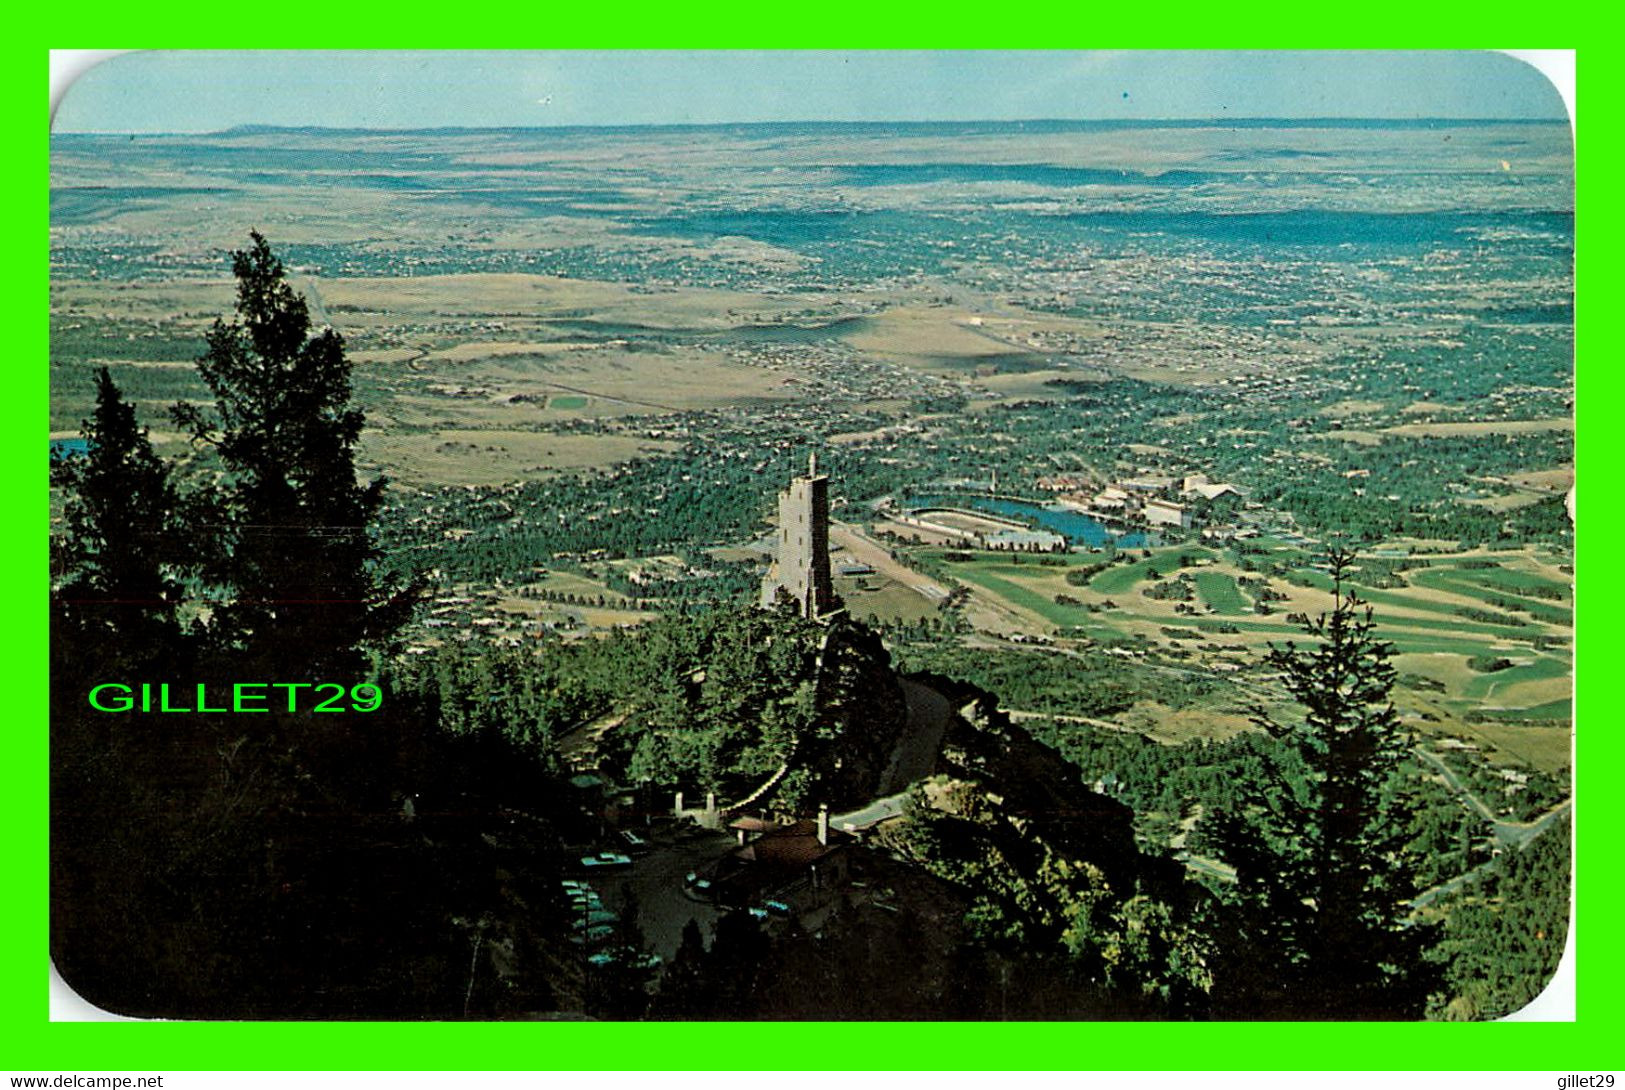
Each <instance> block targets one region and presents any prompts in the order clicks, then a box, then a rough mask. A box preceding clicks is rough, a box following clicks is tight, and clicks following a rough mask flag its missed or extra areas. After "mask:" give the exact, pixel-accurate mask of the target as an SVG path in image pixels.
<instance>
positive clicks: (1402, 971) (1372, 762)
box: [1215, 550, 1434, 1018]
mask: <svg viewBox="0 0 1625 1090" xmlns="http://www.w3.org/2000/svg"><path fill="white" fill-rule="evenodd" d="M1353 559H1354V557H1353V554H1352V553H1349V552H1345V551H1338V550H1334V551H1333V552H1332V554H1331V573H1332V578H1333V585H1334V591H1333V605H1332V610H1331V612H1329V613H1325V614H1322V615H1321V616H1320V617H1319V618H1318V619H1316V620H1313V621H1309V622H1307V623H1306V625H1305V630H1306V632H1307V633H1308V635H1310V636H1311V637H1313V638H1314V639H1315V641H1316V642H1315V643H1314V644H1313V645H1312V646H1308V647H1299V646H1298V645H1296V644H1294V643H1291V642H1289V643H1287V644H1286V645H1285V646H1283V647H1276V648H1274V649H1273V650H1272V651H1271V653H1270V656H1269V660H1270V663H1271V665H1273V666H1275V667H1276V668H1277V669H1279V670H1280V671H1281V674H1282V677H1283V680H1284V682H1285V685H1286V689H1287V691H1288V692H1289V693H1290V694H1291V695H1292V697H1293V699H1294V700H1295V701H1296V702H1297V704H1298V705H1299V707H1300V708H1301V709H1302V717H1301V718H1298V719H1295V720H1294V721H1292V722H1288V723H1280V722H1277V721H1275V720H1273V719H1271V718H1269V717H1267V716H1263V715H1260V717H1259V720H1258V722H1259V724H1260V725H1261V726H1263V727H1265V728H1266V729H1267V730H1269V732H1270V733H1271V734H1272V735H1274V736H1275V737H1277V738H1278V739H1280V740H1282V741H1283V742H1284V743H1285V744H1286V745H1287V746H1289V747H1290V750H1291V756H1292V757H1294V758H1295V760H1293V761H1291V762H1290V763H1286V762H1283V763H1282V764H1280V765H1277V766H1276V767H1275V768H1273V769H1272V770H1271V775H1269V776H1267V777H1266V778H1265V779H1264V781H1263V782H1261V783H1259V784H1257V785H1254V786H1253V787H1251V788H1250V789H1246V790H1244V791H1243V792H1242V794H1241V797H1240V798H1239V799H1238V803H1239V806H1238V808H1237V809H1236V810H1234V811H1232V812H1230V813H1228V814H1225V815H1221V816H1220V818H1219V820H1218V822H1217V828H1216V830H1215V832H1216V835H1215V842H1216V843H1217V844H1218V846H1219V847H1220V850H1221V853H1222V854H1223V856H1224V858H1225V859H1226V860H1227V861H1228V862H1230V863H1231V864H1232V865H1233V866H1234V867H1235V868H1236V887H1235V892H1234V897H1235V899H1236V901H1237V902H1238V903H1239V904H1238V907H1239V908H1240V909H1241V910H1242V911H1241V912H1239V913H1238V914H1237V917H1238V919H1240V920H1241V921H1243V922H1242V924H1241V927H1242V928H1243V930H1244V931H1245V932H1246V933H1245V934H1244V935H1242V936H1239V938H1240V940H1241V943H1240V946H1239V949H1237V950H1233V951H1232V952H1233V954H1238V955H1239V956H1233V957H1232V959H1231V962H1232V969H1233V970H1235V971H1236V972H1237V973H1239V974H1240V975H1241V976H1242V977H1243V978H1244V979H1242V980H1240V981H1236V980H1234V979H1233V980H1232V984H1237V983H1239V984H1240V985H1241V986H1240V988H1238V989H1237V990H1238V992H1239V993H1240V994H1239V995H1238V997H1237V1001H1240V1002H1242V1003H1256V1004H1260V1005H1261V1006H1262V1007H1263V1008H1265V1009H1259V1010H1254V1011H1252V1012H1251V1014H1252V1015H1253V1016H1273V1017H1300V1018H1419V1017H1421V1016H1422V1014H1423V1012H1424V1009H1425V1007H1426V1003H1427V999H1428V993H1429V990H1430V988H1431V986H1432V984H1433V982H1434V973H1433V972H1432V970H1431V967H1430V966H1429V965H1428V964H1427V963H1426V962H1425V961H1424V953H1425V950H1426V946H1427V943H1428V942H1429V939H1430V937H1431V931H1430V929H1429V928H1426V927H1424V926H1419V925H1414V924H1413V923H1412V921H1411V920H1409V919H1408V916H1409V913H1410V899H1411V898H1412V897H1414V896H1415V895H1416V893H1417V890H1416V886H1415V883H1414V881H1413V879H1412V877H1411V876H1412V875H1413V874H1414V873H1415V870H1416V866H1415V860H1414V859H1413V858H1412V857H1411V853H1410V848H1409V845H1410V842H1411V840H1412V832H1411V820H1410V819H1411V812H1412V808H1411V806H1410V805H1409V803H1408V801H1407V793H1406V790H1405V784H1404V774H1403V767H1402V766H1403V765H1404V763H1405V761H1406V759H1407V757H1408V754H1409V751H1410V748H1411V744H1412V743H1411V737H1410V733H1409V731H1407V730H1406V728H1405V726H1404V724H1403V723H1402V722H1401V720H1400V718H1399V714H1398V712H1396V711H1395V709H1394V705H1393V703H1392V701H1391V700H1390V699H1389V694H1390V691H1391V690H1392V688H1393V685H1394V668H1393V666H1392V665H1391V664H1390V663H1389V658H1390V656H1391V655H1392V653H1393V646H1392V645H1391V644H1389V643H1386V642H1384V641H1382V640H1380V639H1378V638H1377V636H1376V623H1375V621H1374V620H1373V618H1372V611H1371V607H1370V606H1368V605H1366V604H1365V603H1363V602H1361V601H1360V600H1359V598H1358V597H1357V596H1356V595H1355V593H1354V591H1353V589H1352V588H1350V587H1349V586H1348V575H1349V570H1350V567H1351V565H1352V562H1353ZM1292 765H1296V766H1298V767H1297V768H1296V769H1295V770H1293V771H1288V769H1289V768H1291V766H1292ZM1237 1013H1240V1012H1237Z"/></svg>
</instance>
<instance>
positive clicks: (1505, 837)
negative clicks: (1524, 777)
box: [1416, 746, 1574, 848]
mask: <svg viewBox="0 0 1625 1090" xmlns="http://www.w3.org/2000/svg"><path fill="white" fill-rule="evenodd" d="M1416 754H1417V756H1419V757H1421V758H1422V759H1423V760H1424V761H1426V762H1427V763H1428V764H1430V765H1432V766H1433V767H1434V768H1436V769H1438V770H1439V772H1440V773H1441V774H1442V775H1443V776H1444V779H1445V782H1446V783H1447V784H1449V785H1450V786H1451V788H1452V789H1454V790H1455V791H1456V792H1457V793H1458V794H1460V795H1461V796H1462V798H1464V799H1466V800H1467V804H1468V805H1469V806H1471V807H1472V808H1473V810H1474V812H1476V813H1477V814H1478V816H1479V817H1481V818H1483V819H1484V820H1485V821H1488V822H1490V823H1491V824H1492V825H1493V826H1494V832H1495V839H1496V841H1497V842H1498V843H1501V844H1505V845H1507V846H1509V847H1516V848H1521V847H1523V846H1524V845H1525V844H1527V843H1529V842H1530V841H1531V840H1533V839H1535V837H1537V836H1539V835H1540V834H1541V833H1544V832H1545V831H1546V830H1547V829H1549V828H1550V827H1551V824H1552V822H1554V821H1556V820H1557V819H1558V818H1559V817H1562V816H1564V815H1566V814H1567V813H1568V812H1569V808H1570V807H1571V806H1573V805H1574V800H1573V799H1564V800H1563V801H1562V802H1560V803H1558V804H1557V805H1556V806H1554V807H1552V808H1551V809H1550V810H1548V811H1546V813H1544V814H1542V815H1540V816H1539V817H1537V818H1535V819H1534V820H1533V821H1505V820H1503V819H1501V818H1499V817H1497V816H1496V815H1495V813H1494V812H1493V811H1492V810H1491V809H1490V808H1489V807H1488V806H1486V805H1485V804H1484V802H1483V800H1481V799H1480V798H1479V797H1478V796H1477V795H1475V794H1473V793H1472V791H1471V790H1469V789H1468V787H1467V785H1466V784H1464V783H1462V782H1461V779H1460V778H1459V777H1458V776H1457V775H1456V774H1455V772H1454V771H1453V770H1452V769H1451V768H1450V766H1449V765H1447V764H1445V762H1444V761H1443V760H1441V759H1440V757H1439V756H1438V754H1436V753H1434V752H1432V751H1431V750H1428V749H1424V748H1423V747H1421V746H1417V747H1416Z"/></svg>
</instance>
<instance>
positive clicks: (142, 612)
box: [51, 367, 197, 654]
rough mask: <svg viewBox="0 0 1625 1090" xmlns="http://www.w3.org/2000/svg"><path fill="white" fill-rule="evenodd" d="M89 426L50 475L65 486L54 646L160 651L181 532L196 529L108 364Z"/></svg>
mask: <svg viewBox="0 0 1625 1090" xmlns="http://www.w3.org/2000/svg"><path fill="white" fill-rule="evenodd" d="M83 433H84V438H85V442H86V451H85V453H84V455H82V456H80V455H70V456H67V457H57V458H53V460H52V462H51V484H52V486H53V487H56V488H60V489H62V490H63V494H64V500H63V513H62V520H63V532H62V533H59V534H54V535H53V536H52V539H51V583H52V605H53V622H54V624H55V625H56V627H57V637H58V638H57V640H56V641H55V646H58V647H64V648H66V646H67V644H68V643H70V642H73V643H76V644H77V653H79V654H83V653H84V652H86V651H87V650H93V649H94V650H96V651H98V652H99V653H110V652H112V651H115V650H118V649H125V650H128V651H130V652H134V653H140V654H154V653H161V651H162V649H164V648H167V647H169V646H171V645H172V644H173V642H174V639H175V637H176V636H177V635H178V631H179V630H178V624H177V619H176V611H177V608H178V606H179V604H180V600H181V583H180V581H179V579H178V575H179V574H180V572H181V568H182V566H183V565H184V563H185V559H184V558H183V556H182V552H181V549H180V548H179V547H178V546H177V542H180V541H182V540H184V541H185V542H186V548H188V549H191V548H193V547H194V545H195V544H196V543H197V539H196V535H195V534H192V533H189V532H186V531H183V529H182V524H183V522H184V521H185V519H184V516H183V511H182V502H181V499H180V496H179V494H178V492H177V490H176V488H175V485H174V482H173V481H172V480H171V478H170V471H169V467H168V466H167V465H166V464H165V463H164V461H163V460H162V459H160V458H159V457H158V455H157V454H155V453H154V452H153V449H152V443H151V442H150V441H149V440H148V438H147V430H146V429H145V428H143V427H141V426H140V425H138V424H137V423H136V418H135V409H134V407H133V406H131V405H130V403H129V402H127V401H125V400H124V398H123V395H122V394H121V393H120V391H119V388H118V386H117V384H115V383H114V382H113V378H112V376H111V375H110V374H109V373H108V370H107V368H105V367H103V368H102V369H101V372H100V374H99V375H97V378H96V408H95V411H94V412H93V413H92V415H91V417H90V419H88V420H86V421H84V425H83ZM64 626H65V629H64Z"/></svg>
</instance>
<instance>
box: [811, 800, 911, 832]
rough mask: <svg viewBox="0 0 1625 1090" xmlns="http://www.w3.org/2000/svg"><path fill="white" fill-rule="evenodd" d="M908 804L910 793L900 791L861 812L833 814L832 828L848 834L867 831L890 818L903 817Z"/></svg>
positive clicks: (874, 802)
mask: <svg viewBox="0 0 1625 1090" xmlns="http://www.w3.org/2000/svg"><path fill="white" fill-rule="evenodd" d="M907 804H908V792H907V791H899V792H898V793H897V794H895V795H887V796H886V797H885V798H883V799H876V800H875V801H873V802H871V803H870V804H869V805H868V806H865V807H864V808H863V809H861V810H852V811H849V812H847V813H844V814H832V815H831V816H830V819H829V824H830V828H832V829H844V830H846V831H848V832H851V831H852V830H855V829H867V828H869V827H870V826H872V825H879V824H880V823H881V822H882V821H886V820H888V819H890V818H894V817H901V816H902V813H903V808H904V807H905V806H906V805H907Z"/></svg>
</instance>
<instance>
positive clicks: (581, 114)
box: [53, 51, 1566, 132]
mask: <svg viewBox="0 0 1625 1090" xmlns="http://www.w3.org/2000/svg"><path fill="white" fill-rule="evenodd" d="M1564 116H1566V115H1565V113H1564V108H1563V104H1562V101H1561V98H1560V96H1559V94H1558V92H1557V91H1555V90H1554V89H1553V87H1552V85H1551V84H1550V83H1548V82H1547V80H1546V78H1545V77H1544V76H1542V75H1541V74H1540V73H1539V72H1538V71H1537V70H1536V69H1535V68H1533V67H1530V66H1529V65H1527V64H1524V63H1523V62H1521V61H1519V60H1515V59H1513V58H1511V57H1508V56H1506V55H1503V54H1499V53H1493V52H1462V53H1415V52H1412V53H1377V52H1367V53H1194V52H1185V53H1156V52H1068V53H1059V52H1051V53H1045V52H1030V53H1010V52H936V53H898V52H828V51H823V52H773V53H769V52H749V51H740V52H725V53H723V52H627V53H605V52H576V53H502V52H487V53H463V52H441V53H391V52H302V53H293V52H258V53H255V52H240V53H214V52H147V53H129V54H125V55H122V56H117V57H114V58H112V59H111V60H107V61H104V62H102V63H101V64H99V65H96V66H95V67H93V68H91V69H90V70H89V71H88V72H85V73H84V74H83V75H81V76H79V78H78V79H77V80H75V81H74V82H73V83H72V84H71V85H70V86H69V88H68V90H67V91H66V93H65V94H63V95H62V97H61V100H60V103H59V105H58V108H57V112H56V115H55V118H54V122H53V128H55V129H56V130H57V131H59V132H208V131H214V130H218V129H224V128H229V127H231V126H233V125H245V124H263V125H311V126H326V127H343V128H348V127H355V128H379V129H401V128H426V127H439V126H466V127H482V126H552V125H660V124H719V123H728V122H751V121H963V120H1018V119H1032V118H1055V119H1085V120H1094V119H1146V118H1235V117H1288V118H1290V117H1375V118H1415V117H1490V118H1527V117H1542V118H1552V119H1560V118H1563V117H1564Z"/></svg>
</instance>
